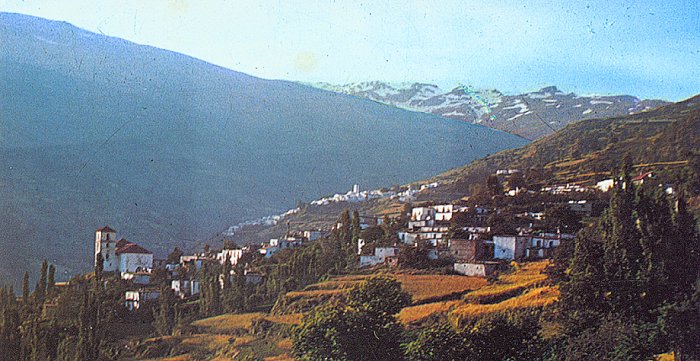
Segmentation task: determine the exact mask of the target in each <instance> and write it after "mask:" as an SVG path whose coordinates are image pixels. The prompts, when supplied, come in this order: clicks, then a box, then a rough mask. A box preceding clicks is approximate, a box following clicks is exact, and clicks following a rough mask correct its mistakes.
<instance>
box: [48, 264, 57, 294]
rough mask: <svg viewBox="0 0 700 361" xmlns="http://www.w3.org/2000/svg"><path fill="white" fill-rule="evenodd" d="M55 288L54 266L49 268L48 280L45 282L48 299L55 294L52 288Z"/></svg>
mask: <svg viewBox="0 0 700 361" xmlns="http://www.w3.org/2000/svg"><path fill="white" fill-rule="evenodd" d="M55 287H56V267H55V266H54V265H50V266H49V278H48V280H47V282H46V294H47V295H48V296H49V297H53V296H54V294H55V292H54V288H55Z"/></svg>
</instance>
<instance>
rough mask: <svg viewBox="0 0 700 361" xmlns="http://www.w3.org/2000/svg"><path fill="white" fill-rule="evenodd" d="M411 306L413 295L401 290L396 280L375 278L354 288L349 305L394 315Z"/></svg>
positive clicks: (382, 277) (349, 298)
mask: <svg viewBox="0 0 700 361" xmlns="http://www.w3.org/2000/svg"><path fill="white" fill-rule="evenodd" d="M410 304H411V295H409V294H408V293H406V291H403V290H402V289H401V283H400V282H399V281H397V280H396V279H395V278H390V277H384V276H375V277H371V278H370V279H368V280H366V281H364V282H362V283H360V284H359V285H357V286H355V287H353V288H352V289H351V291H350V296H349V297H348V305H349V306H351V307H356V308H363V309H366V310H367V311H369V312H372V313H379V314H385V315H394V314H397V313H399V311H401V309H402V308H404V307H406V306H408V305H410Z"/></svg>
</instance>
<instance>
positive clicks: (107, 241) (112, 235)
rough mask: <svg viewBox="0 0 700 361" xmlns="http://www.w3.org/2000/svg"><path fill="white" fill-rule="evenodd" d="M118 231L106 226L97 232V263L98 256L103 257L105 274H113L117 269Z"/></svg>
mask: <svg viewBox="0 0 700 361" xmlns="http://www.w3.org/2000/svg"><path fill="white" fill-rule="evenodd" d="M116 244H117V231H115V230H113V229H112V228H110V227H109V226H104V227H102V228H100V229H98V230H97V231H95V262H97V255H98V254H100V255H102V260H103V263H102V265H103V270H104V272H112V271H115V270H116V269H117V265H118V264H119V262H117V259H116V258H117V255H116V248H117V247H116Z"/></svg>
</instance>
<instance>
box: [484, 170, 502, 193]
mask: <svg viewBox="0 0 700 361" xmlns="http://www.w3.org/2000/svg"><path fill="white" fill-rule="evenodd" d="M486 188H488V190H489V191H490V192H491V195H493V196H498V195H502V194H503V185H502V184H501V181H500V180H498V176H496V175H495V174H491V175H489V176H488V178H486Z"/></svg>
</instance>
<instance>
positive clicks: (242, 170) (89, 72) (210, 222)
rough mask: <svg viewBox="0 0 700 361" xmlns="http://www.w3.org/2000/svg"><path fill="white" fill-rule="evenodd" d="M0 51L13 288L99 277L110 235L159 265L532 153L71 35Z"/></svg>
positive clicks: (54, 31)
mask: <svg viewBox="0 0 700 361" xmlns="http://www.w3.org/2000/svg"><path fill="white" fill-rule="evenodd" d="M0 38H1V39H2V42H0V169H2V170H1V171H0V207H1V208H2V210H3V212H2V214H1V215H0V246H2V248H3V249H4V250H5V252H3V253H2V254H0V274H2V275H3V277H6V278H10V279H12V280H14V281H15V285H16V286H18V284H17V280H18V279H19V278H20V277H21V274H22V273H23V272H24V270H27V269H30V270H34V269H37V268H38V267H37V266H38V263H39V262H40V260H41V259H43V258H46V259H49V260H51V261H52V262H53V263H55V264H57V265H58V266H59V274H61V273H64V274H65V275H70V274H72V273H74V272H77V271H85V270H87V269H89V268H90V267H91V254H92V247H93V246H92V241H93V237H94V234H93V231H94V229H96V228H98V227H100V226H103V225H105V224H109V225H110V226H112V227H113V228H115V229H117V230H118V231H120V233H121V234H120V236H124V237H126V238H128V239H130V240H133V241H137V242H140V243H142V244H143V245H144V246H146V247H147V248H149V249H150V250H151V251H154V252H155V253H156V256H162V255H164V254H165V253H166V252H167V251H169V250H171V249H172V248H173V247H174V246H180V247H183V246H185V247H186V246H187V245H188V244H190V242H191V241H192V240H195V239H203V238H206V237H208V236H211V235H212V234H214V233H216V232H218V231H220V230H222V229H224V228H225V227H227V226H228V225H230V224H235V223H237V222H240V221H243V220H246V219H252V218H257V217H260V216H264V215H268V214H273V213H279V212H280V211H283V210H286V209H289V208H292V207H293V206H294V204H295V202H296V201H297V200H299V199H301V200H310V199H315V198H317V197H319V196H322V195H325V194H329V193H333V192H337V191H340V190H344V189H347V188H348V187H350V186H351V185H352V184H353V183H358V184H361V185H362V186H363V187H381V186H387V185H391V184H398V183H406V182H410V181H415V180H417V179H421V178H426V177H429V176H432V175H434V174H437V173H439V172H442V171H445V170H447V169H450V168H453V167H456V166H460V165H464V164H466V163H468V162H469V161H471V160H473V159H475V158H479V157H483V156H484V155H486V154H490V153H495V152H497V151H499V150H502V149H505V148H511V147H516V146H520V145H523V144H525V143H526V141H525V140H523V139H521V138H518V137H515V136H511V135H509V134H506V133H503V132H499V131H494V130H491V129H487V128H484V127H480V126H474V125H470V124H465V123H462V122H458V121H453V120H446V119H442V118H438V117H435V116H430V115H426V114H420V113H414V112H409V111H405V110H401V109H396V108H394V107H389V106H384V105H381V104H377V103H375V102H372V101H369V100H363V99H357V98H355V97H350V96H346V95H341V94H335V93H331V92H327V91H323V90H319V89H313V88H309V87H306V86H302V85H299V84H296V83H290V82H284V81H271V80H263V79H258V78H254V77H251V76H248V75H245V74H242V73H237V72H234V71H231V70H228V69H224V68H221V67H217V66H214V65H211V64H208V63H205V62H202V61H199V60H197V59H193V58H190V57H187V56H184V55H181V54H177V53H173V52H169V51H164V50H161V49H156V48H152V47H147V46H140V45H136V44H133V43H129V42H127V41H124V40H120V39H116V38H109V37H105V36H101V35H97V34H93V33H89V32H86V31H83V30H81V29H78V28H76V27H73V26H71V25H69V24H66V23H61V22H53V21H47V20H43V19H39V18H33V17H29V16H23V15H16V14H0ZM8 276H9V277H8ZM59 278H62V277H59ZM31 283H32V284H33V283H34V280H32V282H31Z"/></svg>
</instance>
